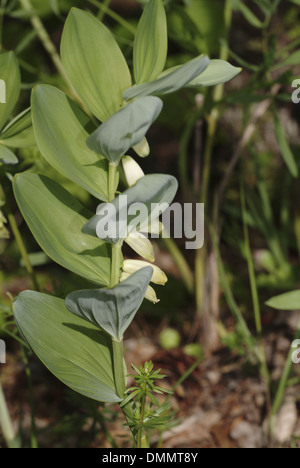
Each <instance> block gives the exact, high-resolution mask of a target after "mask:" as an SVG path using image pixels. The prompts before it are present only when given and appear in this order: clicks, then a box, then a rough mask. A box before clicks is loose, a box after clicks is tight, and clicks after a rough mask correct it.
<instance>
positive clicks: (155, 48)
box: [133, 0, 168, 84]
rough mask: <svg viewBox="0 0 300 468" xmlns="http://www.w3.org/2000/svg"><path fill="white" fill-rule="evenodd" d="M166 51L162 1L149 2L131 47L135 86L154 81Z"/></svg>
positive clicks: (165, 29) (164, 61)
mask: <svg viewBox="0 0 300 468" xmlns="http://www.w3.org/2000/svg"><path fill="white" fill-rule="evenodd" d="M167 51H168V34H167V20H166V13H165V9H164V5H163V2H162V0H150V2H149V3H148V4H147V5H146V7H145V10H144V12H143V14H142V16H141V19H140V21H139V24H138V28H137V32H136V36H135V41H134V46H133V69H134V76H135V81H136V83H137V84H140V83H144V82H146V81H151V80H154V79H155V78H157V77H158V75H159V74H160V73H161V72H162V71H163V69H164V67H165V64H166V59H167Z"/></svg>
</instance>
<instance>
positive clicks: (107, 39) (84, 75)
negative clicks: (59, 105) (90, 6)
mask: <svg viewBox="0 0 300 468" xmlns="http://www.w3.org/2000/svg"><path fill="white" fill-rule="evenodd" d="M61 56H62V61H63V65H64V67H65V70H66V73H67V74H68V76H69V79H70V81H71V83H72V85H73V86H74V88H75V90H76V91H77V93H78V94H79V96H80V97H81V99H82V100H83V102H84V103H85V104H86V106H87V107H88V109H89V110H90V111H91V112H92V113H93V114H94V115H95V116H96V117H97V118H98V119H99V120H100V121H102V122H104V121H105V120H107V119H108V118H109V117H111V116H112V115H113V114H114V113H115V112H117V111H118V110H120V109H121V107H122V104H123V100H122V93H123V91H125V90H126V89H127V88H129V87H130V86H131V76H130V72H129V68H128V66H127V63H126V60H125V58H124V56H123V54H122V52H121V49H120V48H119V46H118V44H117V43H116V41H115V39H114V37H113V35H112V34H111V32H110V31H109V30H108V29H107V28H106V26H104V25H103V24H102V23H100V21H98V20H97V19H96V18H95V17H94V16H92V15H91V14H89V13H86V12H85V11H82V10H79V9H77V8H72V10H71V12H70V13H69V15H68V18H67V21H66V23H65V27H64V31H63V36H62V43H61Z"/></svg>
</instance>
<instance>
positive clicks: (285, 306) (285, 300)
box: [266, 290, 300, 310]
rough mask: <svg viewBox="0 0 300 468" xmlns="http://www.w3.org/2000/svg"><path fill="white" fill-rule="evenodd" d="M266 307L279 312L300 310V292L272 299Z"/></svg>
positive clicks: (292, 292)
mask: <svg viewBox="0 0 300 468" xmlns="http://www.w3.org/2000/svg"><path fill="white" fill-rule="evenodd" d="M266 305H267V306H269V307H272V308H273V309H278V310H300V290H297V291H291V292H288V293H284V294H280V295H279V296H275V297H272V299H269V300H268V301H267V302H266Z"/></svg>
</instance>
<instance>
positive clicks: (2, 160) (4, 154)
mask: <svg viewBox="0 0 300 468" xmlns="http://www.w3.org/2000/svg"><path fill="white" fill-rule="evenodd" d="M18 162H19V161H18V158H17V156H16V155H15V154H14V153H13V152H12V151H10V149H8V148H6V146H3V145H0V165H1V164H18Z"/></svg>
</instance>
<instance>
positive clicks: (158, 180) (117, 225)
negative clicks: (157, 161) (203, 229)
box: [83, 174, 178, 244]
mask: <svg viewBox="0 0 300 468" xmlns="http://www.w3.org/2000/svg"><path fill="white" fill-rule="evenodd" d="M177 189H178V182H177V180H176V179H175V177H173V176H170V175H165V174H150V175H146V176H145V177H142V178H141V179H139V180H138V181H137V183H136V185H134V186H133V187H130V188H129V189H127V190H126V191H125V192H123V194H122V195H120V196H119V197H117V198H115V199H114V200H113V201H112V203H109V204H103V205H101V206H100V207H99V209H98V211H97V214H96V216H94V217H93V218H92V219H90V221H89V222H88V223H87V224H86V225H85V226H84V228H83V232H85V233H86V234H90V235H92V236H96V235H97V236H99V238H100V239H102V240H105V241H106V242H110V243H112V244H117V243H118V242H120V241H123V240H125V239H126V238H127V237H128V235H129V234H131V233H133V232H136V231H137V230H138V226H137V224H139V225H140V226H143V225H145V224H146V223H147V222H148V224H149V223H151V221H152V220H154V219H156V218H158V216H159V214H160V213H161V212H162V211H165V210H166V208H167V207H168V206H169V205H170V204H171V203H172V201H173V199H174V197H175V195H176V192H177ZM160 207H161V208H162V210H161V211H160V213H159V208H160ZM137 213H138V214H137ZM137 217H138V223H137Z"/></svg>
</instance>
